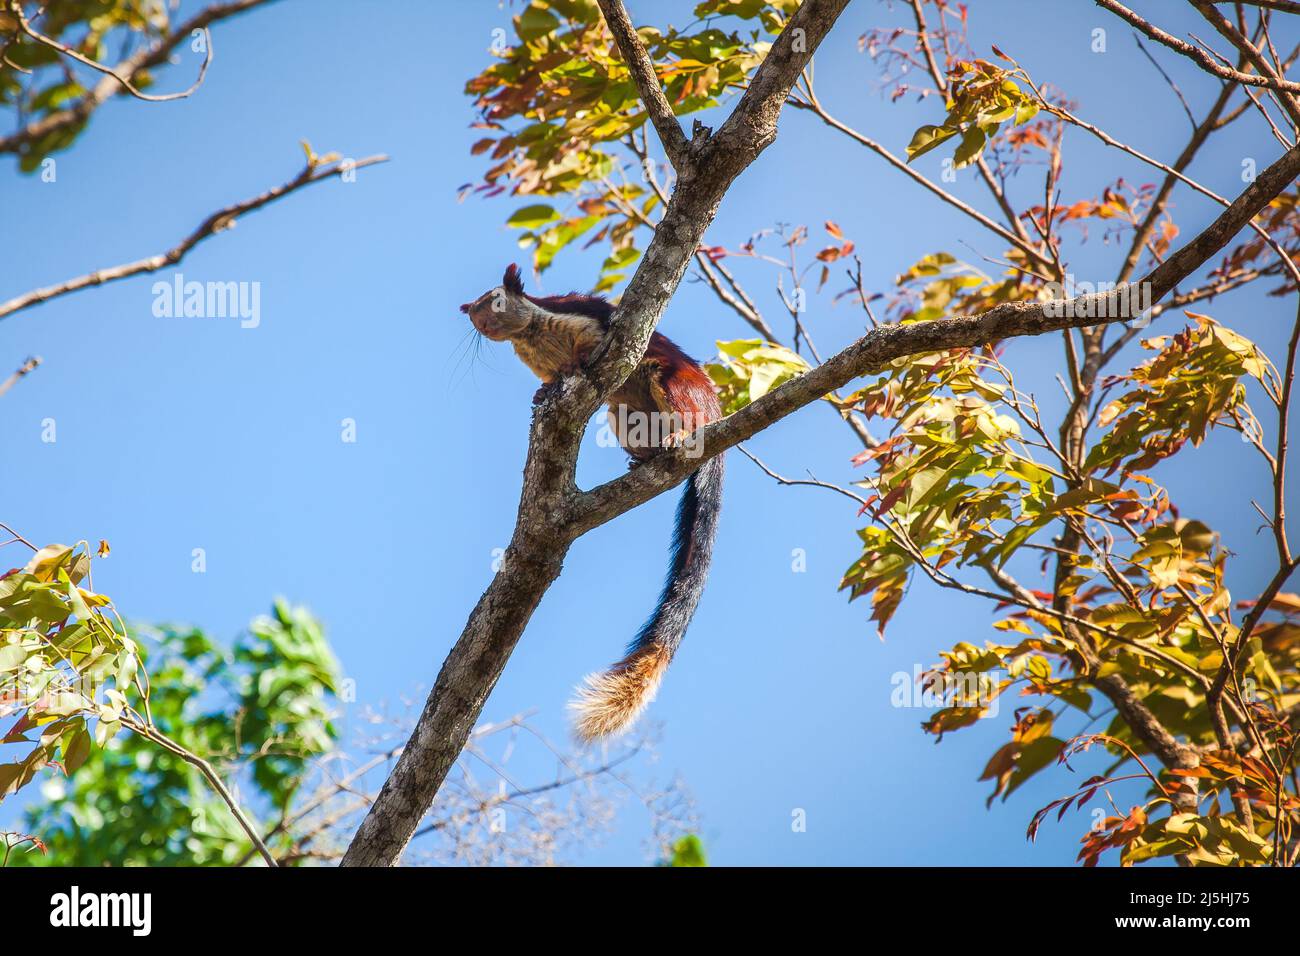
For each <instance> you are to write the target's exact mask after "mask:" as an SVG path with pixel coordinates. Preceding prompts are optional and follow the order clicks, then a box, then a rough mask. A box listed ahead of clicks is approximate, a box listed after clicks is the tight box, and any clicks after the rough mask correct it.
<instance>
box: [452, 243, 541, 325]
mask: <svg viewBox="0 0 1300 956" xmlns="http://www.w3.org/2000/svg"><path fill="white" fill-rule="evenodd" d="M530 306H531V303H530V302H529V301H528V299H527V298H526V297H525V296H524V282H523V279H522V278H521V277H520V275H519V266H517V265H515V264H514V263H513V262H512V263H510V265H508V266H507V267H506V274H505V275H504V276H503V277H502V279H501V284H500V285H499V286H497V287H496V288H495V289H489V290H488V291H487V292H484V293H483V294H482V295H481V296H479V297H478V298H477V299H475V300H474V301H473V302H466V303H465V304H464V305H462V306H461V307H460V310H461V311H462V312H464V313H465V314H466V315H468V316H469V320H470V321H471V322H472V323H474V328H476V329H478V330H479V331H480V332H482V333H483V334H484V335H486V336H487V337H488V338H490V339H491V340H492V341H494V342H503V341H505V340H506V339H510V338H514V337H515V336H516V335H518V334H519V333H521V332H522V331H523V330H524V329H525V328H526V327H527V326H528V321H529V313H530V311H531V309H530V308H529V307H530Z"/></svg>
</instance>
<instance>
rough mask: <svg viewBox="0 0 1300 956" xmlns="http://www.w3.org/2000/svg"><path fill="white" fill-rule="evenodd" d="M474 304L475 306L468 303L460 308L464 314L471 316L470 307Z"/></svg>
mask: <svg viewBox="0 0 1300 956" xmlns="http://www.w3.org/2000/svg"><path fill="white" fill-rule="evenodd" d="M472 304H473V303H470V302H466V303H465V304H464V305H462V306H461V307H460V310H461V311H462V312H464V313H465V314H466V315H469V307H470V305H472Z"/></svg>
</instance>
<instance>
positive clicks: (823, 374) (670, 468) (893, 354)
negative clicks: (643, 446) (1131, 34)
mask: <svg viewBox="0 0 1300 956" xmlns="http://www.w3.org/2000/svg"><path fill="white" fill-rule="evenodd" d="M1297 175H1300V146H1297V147H1293V148H1292V149H1291V150H1289V151H1288V152H1287V153H1286V154H1284V155H1283V156H1282V157H1281V158H1280V159H1278V160H1277V161H1276V162H1275V163H1273V165H1272V166H1269V167H1268V168H1267V169H1266V170H1265V171H1264V172H1263V173H1262V174H1260V176H1259V178H1258V179H1256V181H1255V182H1254V183H1252V184H1251V186H1250V187H1249V188H1247V189H1246V190H1245V191H1244V192H1243V193H1242V194H1241V195H1240V196H1239V197H1237V199H1236V200H1235V201H1234V202H1233V203H1232V204H1231V205H1230V206H1229V207H1228V208H1227V209H1226V210H1225V211H1224V212H1223V213H1222V215H1220V216H1219V217H1218V218H1217V219H1215V220H1214V221H1213V222H1212V223H1210V225H1209V226H1207V227H1206V228H1205V229H1204V230H1203V231H1202V232H1201V233H1200V234H1199V235H1198V236H1196V237H1195V238H1194V239H1192V240H1191V241H1190V242H1188V243H1187V244H1186V245H1185V246H1183V247H1182V248H1181V249H1179V250H1178V251H1177V252H1175V253H1174V254H1173V255H1171V256H1170V257H1169V258H1168V259H1166V260H1165V261H1164V262H1163V263H1161V264H1160V265H1159V266H1157V267H1156V268H1155V269H1154V270H1152V271H1151V272H1150V273H1149V274H1148V275H1147V276H1146V277H1145V278H1143V279H1142V280H1140V282H1139V283H1138V285H1139V286H1143V285H1145V286H1147V287H1149V289H1150V291H1151V301H1152V302H1156V301H1159V300H1160V299H1162V298H1163V297H1164V296H1165V295H1167V294H1168V293H1169V292H1170V291H1171V290H1172V289H1173V288H1174V286H1176V285H1177V284H1178V283H1179V282H1181V281H1182V280H1183V279H1185V278H1186V277H1187V276H1189V275H1191V274H1192V273H1193V272H1195V271H1196V270H1197V269H1198V268H1200V267H1201V266H1202V265H1204V264H1205V263H1206V262H1207V261H1208V260H1209V259H1210V257H1211V256H1213V255H1214V254H1215V253H1216V252H1218V251H1219V250H1220V249H1222V248H1223V247H1224V246H1225V245H1227V244H1228V242H1229V241H1230V240H1231V239H1232V237H1233V236H1235V235H1236V234H1237V233H1238V232H1239V231H1240V230H1241V229H1243V228H1244V227H1245V226H1246V225H1247V224H1249V222H1250V221H1251V219H1253V218H1254V216H1256V215H1257V214H1258V213H1259V212H1260V211H1261V210H1262V209H1263V208H1264V207H1265V206H1267V205H1268V203H1269V202H1270V201H1271V200H1272V199H1273V198H1274V197H1275V196H1277V195H1278V194H1279V193H1281V192H1282V191H1283V190H1284V189H1286V187H1287V186H1288V185H1290V183H1291V182H1292V180H1294V179H1295V178H1296V176H1297ZM1121 297H1122V289H1119V290H1115V291H1113V292H1104V293H1094V294H1092V295H1086V296H1077V297H1076V298H1074V299H1071V300H1068V301H1066V302H1064V303H1054V304H1053V305H1052V306H1048V305H1047V304H1045V303H1042V302H1032V301H1026V302H1010V303H1007V304H1005V305H1000V306H997V307H995V308H993V309H990V310H989V311H987V312H984V313H982V314H981V315H975V316H959V317H956V318H951V319H939V320H936V321H932V322H918V323H915V324H911V325H889V326H882V327H881V328H878V329H873V330H871V331H870V332H868V333H867V334H866V335H864V336H863V337H862V338H860V339H858V341H856V342H855V343H853V344H852V345H850V346H849V347H848V348H846V349H844V350H843V351H842V352H840V353H839V354H837V355H834V356H832V357H831V358H829V359H827V360H826V361H825V362H824V363H822V364H821V365H819V366H817V367H816V368H814V369H812V370H811V371H809V372H807V373H806V374H804V375H802V376H800V377H799V378H796V379H792V380H791V381H789V382H786V383H785V384H783V385H781V386H779V387H777V388H775V389H773V390H772V391H771V392H769V393H767V394H766V395H764V396H763V397H762V398H760V399H759V400H758V401H756V402H753V403H751V404H749V405H747V406H745V407H744V408H742V409H741V410H740V411H738V412H736V413H735V414H733V415H730V416H728V417H727V418H724V419H721V420H720V421H717V422H713V423H712V424H709V425H705V426H704V427H703V428H701V429H699V430H698V431H697V432H696V434H695V437H694V440H693V441H692V442H691V444H690V447H692V448H694V449H696V450H697V451H699V450H700V449H702V450H703V451H702V456H703V457H704V458H709V457H712V456H714V455H717V454H720V453H722V452H723V451H725V450H726V449H728V448H730V447H732V446H733V445H735V444H736V443H737V442H741V441H744V440H745V439H747V438H749V437H751V436H753V435H755V434H757V433H758V432H760V431H762V430H763V429H765V428H767V427H768V426H769V425H771V424H772V423H773V422H776V421H778V420H779V419H781V418H784V417H785V416H786V415H789V414H790V413H791V412H793V411H795V410H797V409H799V408H802V407H803V406H805V405H808V404H810V403H811V402H814V401H816V400H818V399H819V398H821V397H822V396H823V395H826V394H827V393H829V392H831V391H833V390H834V389H837V388H840V387H842V386H844V385H845V384H847V383H848V382H850V381H852V380H853V379H855V378H858V377H860V376H862V375H865V374H868V373H870V372H872V371H876V370H879V369H882V368H884V367H885V366H886V365H888V363H890V362H892V361H894V360H895V359H899V358H905V357H907V356H909V355H917V354H922V353H926V352H938V351H943V350H945V349H953V348H974V347H977V346H981V345H985V344H988V343H990V342H997V341H1000V340H1002V339H1006V338H1012V337H1015V336H1024V335H1042V334H1043V333H1045V332H1056V331H1061V330H1062V329H1071V328H1086V327H1091V326H1098V325H1103V324H1107V323H1111V322H1117V321H1124V320H1125V319H1126V318H1131V316H1126V315H1123V314H1121V313H1122V312H1123V309H1122V308H1121V301H1122V298H1121ZM1099 315H1101V316H1106V317H1104V318H1099V317H1098V316H1099ZM701 460H702V458H701V457H700V455H696V457H688V456H687V454H686V450H685V447H682V448H676V449H673V450H671V451H668V452H664V453H663V454H660V455H658V456H656V457H655V458H654V459H653V460H651V461H649V462H647V463H646V464H644V465H642V466H640V467H638V468H636V469H634V470H632V471H631V472H629V473H628V474H626V475H623V476H621V477H619V478H616V479H614V480H612V481H609V482H606V483H605V484H603V485H600V486H598V487H596V488H594V489H592V490H591V491H589V492H586V493H585V494H583V495H581V497H580V498H579V500H578V504H577V509H576V512H575V514H574V521H575V522H577V524H578V526H579V528H580V529H581V530H580V532H579V533H583V532H586V531H588V530H590V529H591V528H594V527H597V526H598V525H601V524H604V523H605V522H606V521H609V520H610V519H612V518H614V517H617V516H618V515H620V514H622V513H624V512H625V511H628V510H630V509H631V508H633V507H636V506H637V505H639V504H641V503H643V502H645V501H648V500H650V499H651V498H653V497H655V496H656V495H658V494H660V493H662V492H663V491H665V490H667V489H668V488H671V487H673V486H674V485H676V484H677V483H679V482H680V481H682V479H684V478H685V477H686V476H687V475H689V474H691V473H692V472H693V471H695V470H696V469H697V468H699V466H700V462H701Z"/></svg>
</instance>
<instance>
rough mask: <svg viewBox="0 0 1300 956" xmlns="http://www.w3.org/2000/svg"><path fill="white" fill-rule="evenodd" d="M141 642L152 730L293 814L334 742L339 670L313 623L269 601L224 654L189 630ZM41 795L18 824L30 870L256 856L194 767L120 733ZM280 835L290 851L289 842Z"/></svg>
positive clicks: (248, 799) (258, 800)
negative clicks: (28, 849)
mask: <svg viewBox="0 0 1300 956" xmlns="http://www.w3.org/2000/svg"><path fill="white" fill-rule="evenodd" d="M136 637H137V640H138V644H139V646H140V647H142V648H144V647H150V646H152V647H154V648H155V649H154V650H152V651H150V652H149V653H148V654H147V655H146V661H147V664H148V666H149V671H150V678H151V680H150V683H151V688H150V697H149V702H150V710H151V712H152V714H153V719H154V721H155V723H156V724H157V725H158V727H159V728H161V729H162V731H163V732H164V733H166V734H167V735H168V737H169V738H171V739H173V740H175V741H177V742H178V743H180V744H181V745H182V746H184V747H186V748H187V749H188V750H190V751H191V752H193V753H199V754H205V755H207V756H208V758H209V759H211V760H214V761H215V762H217V763H218V764H219V765H222V766H227V767H230V768H232V769H234V770H235V771H237V772H239V773H240V775H241V776H242V777H244V778H245V785H244V786H243V787H241V789H242V794H241V795H242V797H243V799H244V801H245V803H247V804H252V805H254V806H257V807H260V808H262V809H264V810H265V812H266V813H267V814H270V815H274V816H280V815H283V814H284V813H285V812H287V811H288V809H289V808H290V805H291V803H292V801H293V798H294V796H295V794H296V792H297V789H298V786H299V784H300V783H301V781H302V779H303V777H304V776H305V774H306V771H307V768H308V764H309V762H310V761H311V760H313V759H314V758H317V757H320V756H322V755H324V754H326V753H328V752H330V751H331V750H332V749H333V748H334V746H335V743H336V732H335V727H334V724H333V722H332V719H331V697H332V695H333V694H335V693H336V692H337V689H338V685H339V674H338V664H337V662H336V661H335V660H334V657H333V654H332V652H331V651H330V648H329V645H328V643H327V642H326V641H325V638H324V635H323V633H322V631H321V627H320V624H319V623H318V622H317V621H316V620H315V619H314V618H313V617H312V616H311V615H310V614H309V613H308V612H307V611H305V610H304V609H302V608H295V607H291V606H289V605H287V604H285V603H284V602H282V601H277V602H276V603H275V606H274V608H273V609H272V613H271V614H270V615H269V616H264V617H259V618H257V619H255V620H254V621H253V622H252V624H251V625H250V626H249V629H248V632H247V633H246V634H244V635H242V636H240V637H239V639H238V640H236V641H235V643H234V645H233V646H232V647H231V648H230V649H225V648H223V647H221V646H220V645H218V644H217V643H215V642H214V641H213V640H212V639H211V638H209V637H208V636H207V635H206V634H205V633H204V632H203V631H200V630H197V629H179V628H171V627H167V628H161V629H152V628H149V629H144V630H142V631H138V632H136ZM250 768H251V769H250ZM44 790H45V795H46V798H47V799H46V801H45V802H44V803H42V804H39V805H37V806H35V807H33V808H32V809H31V810H29V811H28V813H27V817H26V820H25V825H26V827H27V828H28V829H29V830H31V831H32V832H33V833H37V834H40V837H41V839H42V841H43V842H44V844H45V845H46V847H47V854H46V855H45V856H36V855H31V854H28V855H26V856H23V857H21V858H20V859H21V861H22V862H25V863H45V864H48V865H58V866H70V865H75V866H98V865H102V864H103V863H105V862H111V863H113V864H115V865H122V864H134V865H150V866H193V865H214V864H217V865H233V864H235V863H237V862H239V861H240V860H241V859H243V858H244V857H246V856H247V855H249V853H250V845H249V842H248V839H247V837H246V836H245V835H244V833H243V831H242V830H241V829H240V828H239V827H238V825H237V824H236V823H235V821H234V819H233V818H232V817H231V815H230V813H229V811H228V810H227V808H226V806H225V804H224V803H223V802H222V801H221V800H220V799H219V798H218V797H217V796H216V794H214V793H213V792H212V791H211V790H210V789H209V787H208V786H207V783H206V782H205V781H204V780H203V778H202V775H201V774H200V773H199V772H198V770H196V769H195V768H194V767H193V766H192V765H191V764H189V763H187V762H186V761H184V760H183V759H181V758H180V757H179V756H177V755H176V754H174V753H171V752H169V751H167V750H165V749H162V748H159V747H157V746H156V745H155V744H154V743H153V742H151V741H150V740H148V739H146V738H144V737H141V736H138V735H135V734H126V735H123V736H120V737H118V738H116V739H114V740H113V741H112V742H111V743H110V744H109V745H108V746H107V747H105V748H104V749H103V750H102V751H99V752H98V753H96V754H95V755H94V756H93V757H92V758H91V759H90V760H88V761H87V762H86V765H85V766H83V767H82V768H81V769H80V771H79V772H78V773H77V774H76V775H75V776H69V778H68V779H67V780H66V781H64V780H62V779H60V778H57V777H56V778H52V779H51V780H50V781H49V782H48V783H47V785H46V786H45V788H44ZM278 836H279V839H280V840H281V841H286V842H285V845H286V846H287V841H288V840H290V839H291V837H290V836H289V835H288V834H287V833H281V834H279V835H278ZM274 849H275V845H274V844H273V850H274ZM17 859H19V858H16V861H17Z"/></svg>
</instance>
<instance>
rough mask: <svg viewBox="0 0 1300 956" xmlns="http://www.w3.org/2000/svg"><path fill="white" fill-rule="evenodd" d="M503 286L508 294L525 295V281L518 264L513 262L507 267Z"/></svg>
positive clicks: (502, 282)
mask: <svg viewBox="0 0 1300 956" xmlns="http://www.w3.org/2000/svg"><path fill="white" fill-rule="evenodd" d="M501 286H502V288H504V289H505V290H506V291H507V292H512V293H514V294H515V295H523V294H524V280H523V279H522V278H521V277H520V275H519V266H518V265H517V264H515V263H513V262H512V263H510V265H508V266H506V274H505V276H504V277H503V278H502V279H501Z"/></svg>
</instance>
